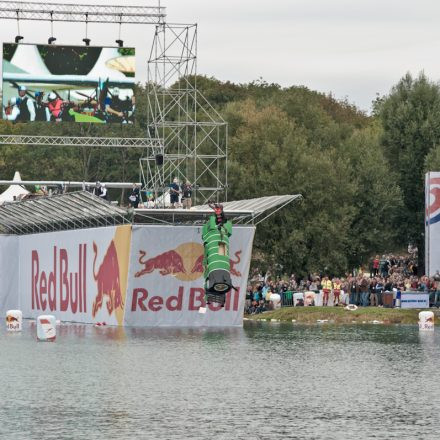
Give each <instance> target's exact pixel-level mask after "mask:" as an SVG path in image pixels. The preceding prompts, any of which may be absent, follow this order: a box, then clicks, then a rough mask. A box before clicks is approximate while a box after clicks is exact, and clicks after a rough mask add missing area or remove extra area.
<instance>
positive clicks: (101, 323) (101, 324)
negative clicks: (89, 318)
mask: <svg viewBox="0 0 440 440" xmlns="http://www.w3.org/2000/svg"><path fill="white" fill-rule="evenodd" d="M106 325H107V324H106V323H105V322H97V323H96V324H95V327H105V326H106Z"/></svg>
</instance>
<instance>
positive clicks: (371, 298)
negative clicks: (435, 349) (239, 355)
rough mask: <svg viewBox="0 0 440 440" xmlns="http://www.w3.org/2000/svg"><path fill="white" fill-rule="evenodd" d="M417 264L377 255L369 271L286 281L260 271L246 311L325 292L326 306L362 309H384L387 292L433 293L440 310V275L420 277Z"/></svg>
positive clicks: (251, 285) (403, 258) (408, 258)
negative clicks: (294, 296)
mask: <svg viewBox="0 0 440 440" xmlns="http://www.w3.org/2000/svg"><path fill="white" fill-rule="evenodd" d="M416 261H417V258H416V256H415V255H414V254H413V255H411V254H409V255H408V256H394V255H388V256H386V255H383V256H382V257H381V258H379V256H376V257H375V258H373V259H372V260H371V262H370V265H369V268H368V269H367V270H366V269H365V268H362V267H361V268H357V269H354V270H353V271H352V272H351V273H346V274H345V276H343V277H338V276H329V275H327V274H310V275H309V276H308V277H306V278H301V279H297V277H296V276H295V275H294V274H292V275H291V276H290V278H288V279H287V278H284V279H283V278H281V277H278V278H276V277H273V276H272V275H271V273H270V272H268V273H266V275H265V276H264V277H263V276H262V275H261V274H259V273H258V270H256V271H255V272H254V273H253V275H252V277H251V279H250V283H249V285H248V289H247V293H246V309H245V312H246V313H248V314H255V313H261V312H264V311H266V310H270V309H271V308H273V306H274V304H273V301H272V300H271V296H272V295H273V294H278V295H279V298H280V302H281V304H284V305H286V303H287V302H288V301H286V299H287V298H289V299H291V298H292V292H315V293H322V305H323V306H329V305H333V306H346V305H348V304H353V305H356V306H358V307H368V306H376V307H383V306H384V305H385V303H384V300H385V298H386V295H385V294H386V293H387V292H393V291H400V292H404V291H411V292H423V293H429V295H430V304H431V305H432V306H435V307H440V273H439V272H438V271H437V273H436V274H434V276H432V277H430V278H429V277H427V276H425V275H423V276H418V274H417V271H418V267H417V264H416ZM288 305H292V304H288ZM295 305H297V306H298V305H300V306H302V305H304V303H303V302H302V301H300V302H299V303H297V304H295ZM311 305H313V303H312V304H311Z"/></svg>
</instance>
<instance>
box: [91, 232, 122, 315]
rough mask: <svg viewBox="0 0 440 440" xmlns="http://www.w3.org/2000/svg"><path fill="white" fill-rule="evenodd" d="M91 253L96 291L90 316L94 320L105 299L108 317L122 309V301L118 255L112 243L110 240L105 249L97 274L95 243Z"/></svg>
mask: <svg viewBox="0 0 440 440" xmlns="http://www.w3.org/2000/svg"><path fill="white" fill-rule="evenodd" d="M93 252H94V254H95V258H94V260H93V278H94V280H95V281H96V287H97V290H98V293H97V295H96V298H95V301H93V306H92V316H93V318H94V317H95V316H96V314H97V313H98V310H100V309H101V308H102V303H103V301H104V298H106V299H107V311H108V314H109V315H111V314H112V313H113V312H114V311H115V310H116V309H117V308H119V307H121V308H122V307H123V306H124V302H123V300H122V293H121V283H120V279H119V261H118V254H117V252H116V246H115V243H114V241H113V240H112V241H111V243H110V245H109V247H108V248H107V251H106V253H105V255H104V258H103V259H102V263H101V265H100V266H99V269H98V272H96V259H97V257H98V247H97V246H96V243H93Z"/></svg>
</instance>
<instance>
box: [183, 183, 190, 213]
mask: <svg viewBox="0 0 440 440" xmlns="http://www.w3.org/2000/svg"><path fill="white" fill-rule="evenodd" d="M191 196H192V186H191V183H190V181H189V180H187V181H186V183H184V184H183V185H182V205H183V209H191Z"/></svg>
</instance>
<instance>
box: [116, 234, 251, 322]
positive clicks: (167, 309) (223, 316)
mask: <svg viewBox="0 0 440 440" xmlns="http://www.w3.org/2000/svg"><path fill="white" fill-rule="evenodd" d="M254 232H255V228H254V227H235V228H234V229H233V235H232V237H231V241H230V258H231V276H232V281H233V284H234V287H235V288H236V289H234V290H231V292H229V293H228V294H227V299H226V303H225V306H224V308H221V307H219V306H217V305H215V304H208V305H206V304H205V301H204V289H203V284H204V280H203V244H202V240H201V228H199V227H193V226H134V227H133V232H132V246H131V257H130V270H129V282H128V291H127V307H126V311H125V321H124V322H125V324H126V325H128V326H150V327H154V326H159V327H167V326H169V327H171V326H172V327H201V326H207V327H215V326H225V327H231V326H241V325H242V322H243V310H244V301H245V294H246V285H247V278H248V274H249V265H250V260H251V253H252V243H253V239H254ZM200 307H203V308H206V313H204V314H203V313H199V309H200Z"/></svg>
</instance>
